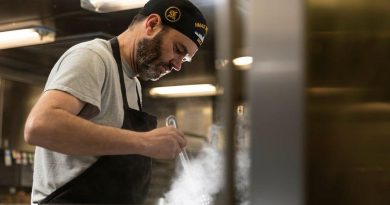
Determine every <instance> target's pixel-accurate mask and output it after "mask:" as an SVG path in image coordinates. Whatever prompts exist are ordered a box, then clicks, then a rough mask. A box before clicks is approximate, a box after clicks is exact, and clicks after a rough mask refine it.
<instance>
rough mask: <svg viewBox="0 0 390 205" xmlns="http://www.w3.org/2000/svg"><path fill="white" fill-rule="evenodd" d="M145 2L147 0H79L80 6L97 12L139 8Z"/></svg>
mask: <svg viewBox="0 0 390 205" xmlns="http://www.w3.org/2000/svg"><path fill="white" fill-rule="evenodd" d="M146 2H148V0H80V3H81V7H82V8H84V9H87V10H90V11H94V12H98V13H107V12H113V11H121V10H126V9H136V8H141V7H143V6H144V5H145V4H146Z"/></svg>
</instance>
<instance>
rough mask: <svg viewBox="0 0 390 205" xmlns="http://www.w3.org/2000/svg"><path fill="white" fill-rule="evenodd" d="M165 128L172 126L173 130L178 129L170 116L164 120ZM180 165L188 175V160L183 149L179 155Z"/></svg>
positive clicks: (173, 118)
mask: <svg viewBox="0 0 390 205" xmlns="http://www.w3.org/2000/svg"><path fill="white" fill-rule="evenodd" d="M165 124H166V126H173V127H175V128H179V127H178V125H177V120H176V117H175V116H173V115H170V116H168V117H167V118H166V120H165ZM179 158H180V163H181V165H182V166H183V169H184V171H185V172H187V173H189V171H190V165H189V164H190V159H189V158H188V155H187V151H186V150H185V149H184V148H183V149H182V151H181V152H180V153H179Z"/></svg>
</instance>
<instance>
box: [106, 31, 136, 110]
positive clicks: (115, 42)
mask: <svg viewBox="0 0 390 205" xmlns="http://www.w3.org/2000/svg"><path fill="white" fill-rule="evenodd" d="M110 44H111V48H112V54H113V55H114V58H115V61H116V64H117V67H118V73H119V81H120V84H121V92H122V100H123V107H124V108H129V103H128V102H127V96H126V87H125V80H124V77H123V69H122V61H121V55H120V50H119V42H118V39H117V38H116V37H114V38H112V39H110ZM135 91H136V92H137V103H138V109H139V110H140V111H141V112H142V105H141V100H140V97H139V93H138V86H137V82H135Z"/></svg>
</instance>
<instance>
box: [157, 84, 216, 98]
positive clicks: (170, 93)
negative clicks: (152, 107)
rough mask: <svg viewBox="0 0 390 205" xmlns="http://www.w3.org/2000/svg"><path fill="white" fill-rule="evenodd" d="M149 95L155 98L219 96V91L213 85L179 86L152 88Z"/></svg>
mask: <svg viewBox="0 0 390 205" xmlns="http://www.w3.org/2000/svg"><path fill="white" fill-rule="evenodd" d="M149 94H150V95H151V96H155V97H194V96H212V95H216V94H217V89H216V88H215V86H214V85H211V84H195V85H178V86H166V87H156V88H152V89H150V91H149Z"/></svg>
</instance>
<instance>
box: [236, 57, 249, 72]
mask: <svg viewBox="0 0 390 205" xmlns="http://www.w3.org/2000/svg"><path fill="white" fill-rule="evenodd" d="M252 62H253V57H252V56H241V57H238V58H235V59H233V64H234V65H236V66H238V67H239V68H241V69H248V68H250V66H251V65H252Z"/></svg>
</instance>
